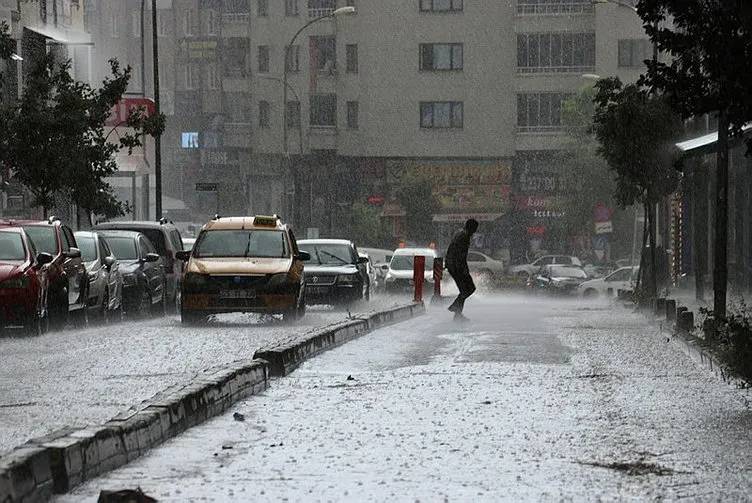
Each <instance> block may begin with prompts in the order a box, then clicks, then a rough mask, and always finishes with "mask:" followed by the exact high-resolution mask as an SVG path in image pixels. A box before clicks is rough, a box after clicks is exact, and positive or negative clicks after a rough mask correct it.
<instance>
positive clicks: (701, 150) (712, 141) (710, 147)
mask: <svg viewBox="0 0 752 503" xmlns="http://www.w3.org/2000/svg"><path fill="white" fill-rule="evenodd" d="M750 133H752V123H750V124H747V125H746V126H744V127H743V128H742V136H746V135H747V134H750ZM739 140H740V138H734V139H733V140H732V142H731V145H732V146H734V145H736V143H738V141H739ZM717 142H718V131H716V132H714V133H709V134H706V135H702V136H698V137H697V138H692V139H689V140H686V141H682V142H679V143H677V144H676V148H678V149H679V150H680V151H682V152H684V153H686V154H691V155H702V154H709V153H712V152H715V145H716V143H717Z"/></svg>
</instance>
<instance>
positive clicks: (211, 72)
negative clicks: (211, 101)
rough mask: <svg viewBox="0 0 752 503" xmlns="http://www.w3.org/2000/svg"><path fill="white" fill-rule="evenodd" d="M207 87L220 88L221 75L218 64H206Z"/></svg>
mask: <svg viewBox="0 0 752 503" xmlns="http://www.w3.org/2000/svg"><path fill="white" fill-rule="evenodd" d="M206 87H207V88H209V89H219V87H220V86H219V75H217V65H216V64H214V63H211V64H208V65H206Z"/></svg>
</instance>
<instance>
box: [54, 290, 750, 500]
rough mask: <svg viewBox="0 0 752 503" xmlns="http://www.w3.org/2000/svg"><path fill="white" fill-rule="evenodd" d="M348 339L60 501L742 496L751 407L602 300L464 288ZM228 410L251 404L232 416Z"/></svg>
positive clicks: (640, 321)
mask: <svg viewBox="0 0 752 503" xmlns="http://www.w3.org/2000/svg"><path fill="white" fill-rule="evenodd" d="M467 314H468V315H469V316H470V317H471V318H472V319H473V321H472V322H471V323H468V324H466V325H461V326H458V325H455V324H453V323H452V322H451V321H450V318H449V315H448V313H446V312H445V311H443V309H441V310H439V309H437V310H431V311H429V315H427V316H423V317H421V318H417V319H414V320H411V321H408V322H405V323H402V324H399V325H397V326H394V327H390V328H386V329H382V330H379V331H377V332H375V333H373V334H370V335H367V336H364V337H363V338H361V339H359V340H356V341H353V342H351V343H348V344H346V345H344V346H342V347H339V348H337V349H335V350H332V351H330V352H328V353H325V354H323V355H321V356H319V357H317V358H315V359H313V360H311V361H309V362H307V363H306V364H304V365H303V366H302V367H301V368H300V369H299V370H297V371H296V372H295V373H294V374H292V375H291V376H289V377H286V378H282V379H278V380H275V381H273V382H272V385H271V387H270V388H269V389H268V390H267V391H266V392H265V393H263V394H262V395H260V396H256V397H252V398H250V399H248V400H246V401H244V402H241V403H239V404H238V405H237V406H236V407H235V408H234V410H233V411H231V413H229V414H227V415H225V416H222V417H219V418H216V419H214V420H212V421H210V422H208V423H206V424H204V425H202V426H199V427H197V428H194V429H192V430H189V431H188V432H186V433H185V434H183V435H182V436H180V437H178V438H176V439H173V440H172V441H170V442H168V443H167V444H165V445H164V446H163V447H161V448H159V449H156V450H155V451H153V452H152V453H151V454H149V455H147V456H145V457H144V458H142V459H140V460H138V461H136V462H135V463H132V464H131V465H129V466H127V467H124V468H122V469H120V470H117V471H115V472H112V473H110V474H108V475H106V476H105V477H103V478H101V479H98V480H95V481H92V482H90V483H87V484H86V485H84V486H82V487H80V488H79V489H77V490H76V491H75V492H74V493H73V494H71V495H67V496H64V497H61V498H59V501H64V502H73V501H76V502H78V501H96V495H97V494H98V491H99V490H101V489H103V488H111V489H114V488H124V487H134V486H137V485H138V486H141V487H143V488H144V490H145V491H146V492H147V493H148V494H151V495H153V496H155V497H157V498H158V499H159V500H160V501H279V500H285V501H498V500H508V501H562V500H564V501H598V500H603V501H624V500H640V501H642V500H659V499H666V500H680V499H682V500H683V499H686V500H689V501H718V500H725V501H744V500H749V499H750V498H752V496H751V495H752V473H751V472H750V470H751V469H752V459H750V456H749V452H750V448H751V447H752V435H750V431H751V429H752V412H750V409H749V407H748V405H747V402H746V399H745V397H746V396H747V395H745V394H744V392H742V391H739V390H735V389H732V388H730V387H727V386H726V385H724V384H722V383H720V382H719V381H717V380H716V378H715V377H713V376H711V375H709V374H708V373H706V372H705V371H704V370H703V369H702V368H699V367H697V366H695V365H694V364H693V363H692V362H691V361H690V360H689V359H688V358H687V357H685V356H684V355H683V353H681V352H680V350H679V348H678V344H680V343H679V342H678V341H674V340H669V339H667V338H666V337H665V336H662V335H660V334H658V333H657V331H656V330H655V328H654V327H652V326H650V325H648V324H647V323H646V322H645V321H644V318H643V317H642V316H641V315H637V314H633V313H630V312H628V311H626V310H624V309H621V308H616V309H612V307H610V306H607V305H597V306H586V305H583V304H580V303H573V302H568V301H556V302H553V301H545V300H541V299H531V298H524V297H519V298H513V297H497V298H485V299H481V298H474V299H473V300H471V301H470V302H469V303H468V310H467ZM232 412H241V413H243V414H245V416H246V421H245V422H237V421H234V420H233V418H232Z"/></svg>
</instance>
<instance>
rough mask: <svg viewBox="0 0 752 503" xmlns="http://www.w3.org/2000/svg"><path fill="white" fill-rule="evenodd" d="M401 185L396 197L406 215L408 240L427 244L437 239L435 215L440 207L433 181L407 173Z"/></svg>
mask: <svg viewBox="0 0 752 503" xmlns="http://www.w3.org/2000/svg"><path fill="white" fill-rule="evenodd" d="M399 183H400V186H399V187H398V189H397V192H396V195H397V201H399V203H400V206H402V208H403V209H404V210H405V213H406V216H405V223H406V230H407V238H408V239H411V240H415V241H419V242H424V243H426V244H427V243H428V242H429V241H430V240H432V239H435V237H436V236H435V235H434V229H433V214H434V212H435V211H436V208H437V207H438V202H437V200H436V197H435V196H434V195H433V186H432V184H431V181H430V180H427V179H425V178H423V177H421V176H418V175H416V174H414V173H406V174H405V175H404V176H402V178H401V179H400V182H399Z"/></svg>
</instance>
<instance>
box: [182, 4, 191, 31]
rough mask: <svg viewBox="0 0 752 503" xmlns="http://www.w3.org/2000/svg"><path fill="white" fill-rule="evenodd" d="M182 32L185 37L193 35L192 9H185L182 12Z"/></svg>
mask: <svg viewBox="0 0 752 503" xmlns="http://www.w3.org/2000/svg"><path fill="white" fill-rule="evenodd" d="M183 33H184V34H185V36H186V37H190V36H191V35H193V10H191V9H186V10H185V13H184V14H183Z"/></svg>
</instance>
